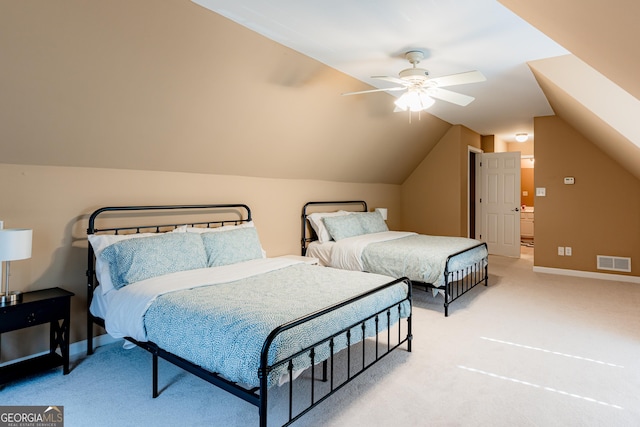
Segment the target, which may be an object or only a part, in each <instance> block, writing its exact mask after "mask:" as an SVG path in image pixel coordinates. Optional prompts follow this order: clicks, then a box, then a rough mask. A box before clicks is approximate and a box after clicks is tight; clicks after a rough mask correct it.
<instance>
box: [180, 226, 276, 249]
mask: <svg viewBox="0 0 640 427" xmlns="http://www.w3.org/2000/svg"><path fill="white" fill-rule="evenodd" d="M241 228H255V227H254V225H253V221H247V222H242V223H240V224H238V225H223V226H222V227H187V228H186V229H185V231H186V232H187V233H201V234H202V233H219V232H221V231H230V230H237V229H241ZM261 248H262V247H261ZM261 250H262V257H263V258H266V257H267V251H265V250H264V248H262V249H261Z"/></svg>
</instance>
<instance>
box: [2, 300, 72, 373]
mask: <svg viewBox="0 0 640 427" xmlns="http://www.w3.org/2000/svg"><path fill="white" fill-rule="evenodd" d="M73 295H74V294H73V293H72V292H69V291H65V290H64V289H61V288H51V289H43V290H40V291H33V292H25V293H23V294H22V301H20V302H18V303H15V304H5V305H0V334H3V333H5V332H10V331H15V330H18V329H23V328H28V327H30V326H35V325H41V324H43V323H49V324H50V332H49V353H47V354H44V355H42V356H36V357H32V358H30V359H26V360H22V361H20V362H16V363H13V364H10V365H6V366H3V367H0V384H5V383H7V382H9V381H13V380H14V379H17V378H20V377H23V376H25V375H29V374H32V373H34V372H37V371H43V370H47V369H51V368H55V367H57V366H62V367H63V373H64V375H66V374H68V373H69V323H70V318H71V309H70V307H71V297H72V296H73ZM60 320H62V323H60V322H59V321H60ZM0 345H1V343H0ZM58 348H60V354H58V353H57V352H56V350H57V349H58Z"/></svg>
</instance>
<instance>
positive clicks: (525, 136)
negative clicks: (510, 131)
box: [516, 133, 529, 142]
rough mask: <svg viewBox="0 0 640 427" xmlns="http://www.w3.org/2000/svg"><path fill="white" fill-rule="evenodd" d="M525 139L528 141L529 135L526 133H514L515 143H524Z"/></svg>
mask: <svg viewBox="0 0 640 427" xmlns="http://www.w3.org/2000/svg"><path fill="white" fill-rule="evenodd" d="M527 139H529V134H527V133H516V141H518V142H525V141H526V140H527Z"/></svg>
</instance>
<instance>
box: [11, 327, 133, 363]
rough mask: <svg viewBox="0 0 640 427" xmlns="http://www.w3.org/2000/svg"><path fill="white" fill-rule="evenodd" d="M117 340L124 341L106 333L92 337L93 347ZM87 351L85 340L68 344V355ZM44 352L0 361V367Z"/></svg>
mask: <svg viewBox="0 0 640 427" xmlns="http://www.w3.org/2000/svg"><path fill="white" fill-rule="evenodd" d="M118 341H124V339H123V338H113V337H111V336H110V335H108V334H103V335H99V336H97V337H94V338H93V348H97V347H100V346H103V345H107V344H113V343H115V342H118ZM86 352H87V340H82V341H78V342H74V343H73V344H71V345H69V357H72V356H77V355H79V354H82V353H85V354H86ZM45 354H49V351H48V350H47V351H43V352H40V353H37V354H32V355H30V356H24V357H21V358H19V359H14V360H7V361H6V362H3V363H0V367H2V366H6V365H12V364H14V363H17V362H22V361H23V360H28V359H31V358H32V357H38V356H44V355H45Z"/></svg>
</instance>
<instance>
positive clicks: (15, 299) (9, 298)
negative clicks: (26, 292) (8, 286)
mask: <svg viewBox="0 0 640 427" xmlns="http://www.w3.org/2000/svg"><path fill="white" fill-rule="evenodd" d="M20 301H22V292H20V291H11V292H9V294H8V295H7V294H4V293H3V294H0V304H2V305H6V304H16V303H19V302H20Z"/></svg>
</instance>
